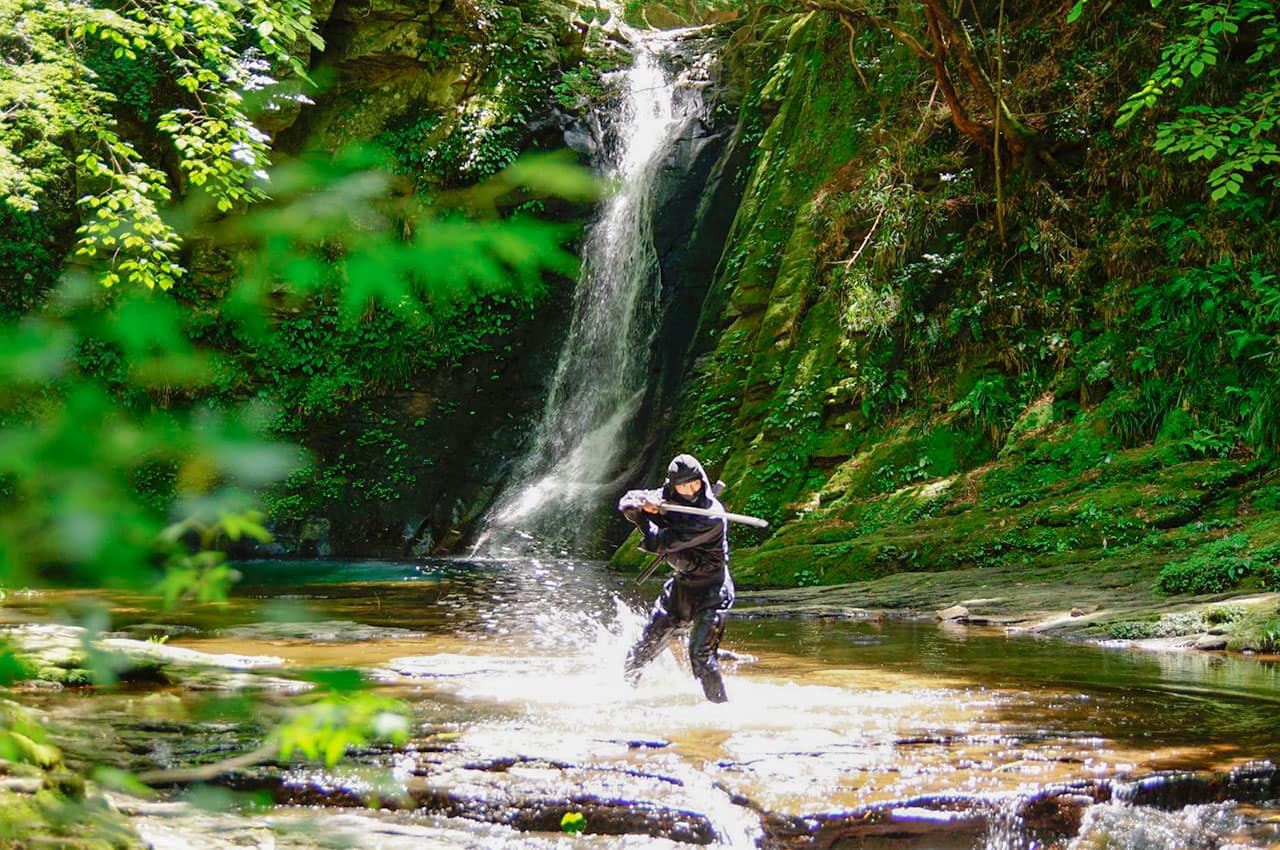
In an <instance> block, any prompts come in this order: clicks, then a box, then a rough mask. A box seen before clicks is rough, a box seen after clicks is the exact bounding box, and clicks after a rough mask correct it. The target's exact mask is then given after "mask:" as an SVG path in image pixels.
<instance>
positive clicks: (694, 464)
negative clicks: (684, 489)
mask: <svg viewBox="0 0 1280 850" xmlns="http://www.w3.org/2000/svg"><path fill="white" fill-rule="evenodd" d="M687 481H701V482H702V489H701V490H699V491H698V494H697V495H696V496H693V497H692V498H685V497H684V496H681V495H680V494H679V493H677V492H676V487H675V485H677V484H683V483H685V482H687ZM662 498H663V499H664V500H665V501H669V502H679V503H680V504H684V505H689V506H691V507H695V508H708V507H710V506H711V481H710V480H709V479H708V478H707V471H706V470H705V469H703V468H702V464H701V463H699V462H698V459H697V458H695V457H694V456H693V455H676V456H675V458H673V459H672V461H671V463H670V464H669V465H668V466H667V480H666V481H664V482H662Z"/></svg>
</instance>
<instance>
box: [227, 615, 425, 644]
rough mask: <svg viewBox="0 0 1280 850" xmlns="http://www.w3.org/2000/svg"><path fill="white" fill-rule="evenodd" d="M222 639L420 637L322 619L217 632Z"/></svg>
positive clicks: (313, 640)
mask: <svg viewBox="0 0 1280 850" xmlns="http://www.w3.org/2000/svg"><path fill="white" fill-rule="evenodd" d="M218 635H219V636H221V637H233V638H243V639H247V640H289V641H305V642H307V643H358V642H363V641H375V640H397V639H404V638H416V637H422V635H423V633H422V632H415V631H411V630H409V629H398V628H392V627H389V626H367V625H365V624H363V623H356V622H352V621H350V620H325V621H321V622H312V623H306V622H302V623H250V624H248V625H243V626H235V627H233V628H227V629H219V630H218Z"/></svg>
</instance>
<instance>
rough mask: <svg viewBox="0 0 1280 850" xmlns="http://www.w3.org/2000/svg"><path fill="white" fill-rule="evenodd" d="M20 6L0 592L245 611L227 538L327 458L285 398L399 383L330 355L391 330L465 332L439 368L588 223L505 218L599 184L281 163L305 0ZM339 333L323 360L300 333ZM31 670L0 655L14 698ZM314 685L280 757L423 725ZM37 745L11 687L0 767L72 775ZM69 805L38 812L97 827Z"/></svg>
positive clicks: (385, 165)
mask: <svg viewBox="0 0 1280 850" xmlns="http://www.w3.org/2000/svg"><path fill="white" fill-rule="evenodd" d="M0 12H2V13H3V20H4V24H5V32H6V35H5V36H3V42H2V44H3V49H4V51H5V52H4V60H5V61H4V65H3V73H4V76H3V77H2V78H0V115H3V121H2V122H0V186H2V187H3V190H4V193H3V194H4V205H3V208H2V209H3V214H2V218H3V221H4V222H6V224H8V223H13V225H14V226H13V227H12V229H10V228H9V227H6V229H5V232H4V240H3V241H4V246H5V247H4V256H5V257H7V258H12V259H14V260H15V261H16V262H15V265H16V268H13V269H6V272H9V273H11V274H12V275H13V277H12V278H8V279H7V280H6V284H7V285H8V284H10V283H11V284H12V287H11V289H10V291H8V292H6V301H5V303H6V306H7V308H8V309H7V311H6V315H5V316H4V318H3V328H2V329H0V599H3V596H4V594H6V593H8V592H11V591H14V590H20V589H22V588H27V587H44V586H50V585H54V586H57V585H70V586H75V587H94V586H101V587H106V588H110V589H114V590H128V591H132V592H139V593H141V594H143V596H142V597H141V598H143V599H146V598H151V599H153V600H154V602H155V604H157V605H173V604H176V603H178V602H179V601H181V600H185V599H190V600H194V601H197V602H218V601H221V600H225V598H226V594H227V592H228V588H229V586H230V585H231V584H232V582H234V580H235V579H236V577H237V573H236V571H235V570H234V569H233V568H232V567H231V566H230V565H229V564H228V562H227V556H226V548H227V546H228V545H229V544H234V543H235V542H237V541H241V540H248V539H253V540H258V541H265V540H268V539H269V537H270V535H269V533H268V531H267V530H266V528H265V527H264V525H263V519H264V518H263V514H262V513H261V511H260V510H259V507H260V499H261V495H262V491H263V489H264V488H266V487H267V486H268V485H270V484H272V483H274V482H279V481H281V480H283V479H284V478H285V477H286V476H288V475H289V474H290V473H292V472H295V471H296V470H298V469H300V468H301V467H302V466H303V465H304V464H305V462H306V456H305V453H304V452H303V451H302V450H301V448H300V447H299V446H298V445H296V443H294V442H290V441H288V440H285V439H282V436H290V435H294V436H296V435H297V430H296V429H289V428H285V427H281V420H280V419H279V413H278V408H277V407H276V405H279V404H284V405H287V406H288V408H289V409H288V410H287V411H286V415H287V416H295V417H296V416H297V414H298V412H299V411H302V412H313V411H314V410H315V409H316V408H318V407H320V406H323V407H324V408H325V409H326V410H327V409H331V408H332V407H333V406H335V405H336V404H339V403H340V402H341V400H342V399H343V398H344V397H346V398H350V397H351V396H352V395H358V394H359V393H362V392H367V391H368V385H370V384H371V383H373V382H375V381H376V380H378V379H379V378H383V379H385V376H386V375H387V371H386V366H385V364H382V365H383V369H382V370H381V371H377V370H366V371H363V372H361V371H357V372H356V374H355V375H354V376H352V375H351V374H348V373H344V372H343V371H342V369H341V368H335V367H341V365H342V363H341V361H342V360H345V359H346V358H347V357H348V356H349V352H346V353H345V356H344V353H341V351H342V350H341V344H344V343H345V344H347V345H352V346H353V347H358V344H359V343H358V342H357V341H360V340H370V341H371V343H370V344H369V345H367V346H365V347H364V348H363V352H364V353H367V352H368V350H369V348H370V347H373V348H376V347H377V346H378V345H382V346H383V347H384V348H385V347H386V341H385V339H380V338H381V337H382V336H384V335H386V334H388V333H389V330H388V329H389V328H398V329H403V330H400V331H399V332H400V333H402V334H405V335H411V334H412V335H424V334H430V333H432V329H433V328H434V329H436V332H437V333H440V331H439V329H440V328H444V327H451V326H452V328H453V330H451V334H452V335H451V336H450V339H451V341H452V347H451V348H449V349H447V350H437V351H436V352H435V353H434V355H431V356H434V357H435V358H436V361H435V362H437V363H438V362H440V361H441V360H443V359H445V358H447V357H449V356H456V355H457V354H458V353H459V350H458V348H459V346H458V342H459V340H465V339H466V334H467V333H472V334H479V335H483V334H484V333H485V332H486V331H485V330H484V329H483V328H484V324H485V323H486V322H488V323H492V322H493V321H495V320H494V319H493V318H492V316H493V312H486V311H484V310H481V309H478V305H479V304H481V303H482V302H483V301H484V300H485V299H487V300H488V303H491V304H502V303H504V302H512V303H517V302H518V303H528V302H529V301H530V299H531V298H532V297H533V295H534V294H536V293H540V292H542V291H543V290H544V288H545V283H544V275H551V274H559V275H571V274H573V273H574V270H575V268H576V260H575V258H574V257H573V256H572V255H571V254H569V253H568V252H567V251H566V250H565V248H564V243H565V242H566V240H567V239H568V238H569V237H570V236H571V235H572V233H573V228H572V227H567V226H566V225H564V224H561V223H553V222H546V221H542V220H538V219H536V218H533V217H532V216H530V215H528V214H519V211H517V213H516V214H511V212H510V211H511V210H512V209H514V208H515V207H516V206H518V205H520V204H525V205H534V206H536V204H537V203H538V202H542V201H543V200H544V199H546V198H549V197H553V196H554V197H568V198H573V199H579V200H580V199H584V198H588V197H591V196H592V195H593V193H594V191H595V186H594V181H593V180H592V179H591V178H590V177H589V175H586V174H585V173H583V172H581V171H580V170H578V169H577V167H576V166H575V165H573V164H571V163H568V162H566V161H565V160H563V159H562V158H556V157H545V158H542V159H526V160H522V161H520V162H512V161H511V160H513V159H514V155H513V156H512V157H505V158H504V159H503V161H501V162H497V163H495V164H493V165H492V166H490V167H486V170H485V171H484V172H483V174H482V175H481V176H486V177H489V178H490V179H489V180H488V181H487V182H485V183H483V184H481V185H479V186H474V187H472V186H463V185H458V186H455V187H453V188H452V191H451V192H450V193H449V195H448V196H447V197H444V198H441V197H437V198H435V201H436V203H434V204H426V203H423V202H422V200H421V199H420V198H418V197H415V196H413V195H412V194H408V193H405V192H404V191H403V190H402V185H401V182H400V179H399V177H398V176H397V175H396V173H395V170H396V169H395V163H394V162H393V161H392V160H391V159H389V158H388V156H387V155H386V154H385V153H383V152H381V151H379V150H377V149H365V148H362V147H360V146H356V147H354V148H350V149H348V150H346V151H344V152H342V153H340V154H337V155H330V156H300V157H296V158H294V159H293V160H292V161H290V162H289V163H288V164H287V165H283V166H280V167H276V168H271V167H270V162H269V157H270V155H271V153H272V151H271V138H270V136H269V135H268V134H267V133H266V132H265V131H264V130H262V129H261V128H260V126H259V123H258V122H260V121H261V120H264V119H265V118H269V117H270V115H271V114H272V112H271V110H272V109H273V107H274V106H277V105H278V104H279V103H280V102H281V98H283V99H284V100H285V101H288V100H292V99H295V97H294V95H292V94H289V93H290V92H295V91H296V84H297V81H300V80H301V81H305V77H303V76H301V75H302V71H303V66H304V63H303V62H302V61H301V60H300V59H299V56H300V55H302V52H304V51H305V45H307V44H310V45H311V46H313V47H319V46H320V44H321V43H320V41H319V39H318V37H317V36H316V35H315V34H314V32H313V31H312V22H311V20H310V17H309V13H308V11H307V8H306V7H305V6H304V5H299V4H280V3H271V4H260V3H247V4H245V3H240V2H238V0H222V2H214V3H204V2H200V3H185V2H177V3H168V2H166V3H127V4H123V5H120V6H117V5H115V4H109V3H103V4H81V3H57V2H55V3H44V2H41V3H28V2H17V1H16V0H15V2H6V3H4V4H3V5H2V6H0ZM284 74H293V75H295V76H294V78H293V79H294V80H295V83H294V84H293V85H283V84H278V83H277V82H276V80H275V79H274V76H282V75H284ZM273 75H274V76H273ZM528 208H534V207H528ZM68 222H70V225H68ZM215 266H216V267H217V268H218V269H219V274H217V275H216V276H215V275H213V274H211V267H215ZM116 284H121V285H119V286H117V285H116ZM467 315H475V316H477V317H478V325H477V324H472V325H471V328H470V330H467V329H466V328H465V325H466V322H464V321H461V320H460V317H465V316H467ZM477 326H478V327H479V329H477ZM313 329H314V330H313ZM454 331H456V332H454ZM334 337H336V338H338V339H339V340H340V343H339V345H338V346H336V347H331V348H329V349H328V350H327V351H324V352H317V351H315V349H314V347H313V346H309V345H307V344H305V343H306V340H308V339H311V340H322V339H323V340H324V341H325V343H326V344H329V340H331V339H332V338H334ZM317 355H319V356H317ZM254 362H265V363H269V364H270V365H269V366H265V367H263V368H260V369H246V368H245V367H246V364H247V363H254ZM422 362H427V363H430V362H432V361H431V359H430V356H427V357H424V358H423V360H422ZM275 370H280V371H279V372H277V371H275ZM300 375H303V376H305V377H303V378H299V377H297V376H300ZM344 380H345V381H349V384H348V385H347V386H345V387H344V386H343V384H342V382H343V381H344ZM316 382H326V383H325V384H324V385H322V386H319V387H317V385H316ZM83 624H84V625H85V626H86V628H87V634H86V638H85V640H86V645H87V644H88V641H90V640H92V639H93V638H94V637H95V636H96V634H97V633H98V632H99V631H100V630H102V629H104V628H106V627H107V625H108V620H107V619H106V617H105V614H104V613H103V612H102V611H101V610H96V609H95V610H90V611H88V612H86V613H85V618H84V619H83ZM105 656H106V654H105V653H96V654H93V653H91V657H92V658H95V659H99V660H100V661H101V663H98V662H97V661H95V662H94V663H95V667H94V670H93V671H92V676H93V681H95V682H96V683H97V684H100V685H107V684H110V683H111V681H112V679H113V672H112V670H113V666H112V664H111V663H110V662H109V659H106V660H104V659H105ZM30 674H31V671H30V670H29V669H27V667H26V665H25V662H24V661H23V660H22V657H21V655H20V654H19V653H18V652H17V651H15V650H14V649H13V648H12V647H8V646H5V645H2V644H0V688H3V687H7V686H8V685H10V684H12V683H13V682H14V681H15V680H20V679H23V678H25V677H27V676H29V675H30ZM316 686H317V687H316V689H315V690H314V691H313V694H312V695H311V696H309V697H306V698H304V699H302V700H299V701H298V704H297V706H296V710H295V711H294V713H293V714H292V716H291V718H290V719H289V720H288V722H287V723H285V724H284V725H282V726H281V727H280V728H279V729H278V730H277V731H276V732H275V733H273V735H272V736H271V738H270V740H271V741H272V742H273V743H272V744H271V753H272V754H277V753H278V754H279V756H280V757H282V758H287V757H289V756H290V755H291V754H292V753H295V752H296V753H301V754H303V755H305V756H307V757H310V758H313V759H317V760H320V761H323V762H324V763H326V764H330V765H331V764H332V763H333V762H334V761H335V760H336V759H337V758H339V757H340V756H341V755H342V754H343V753H344V752H346V750H347V749H348V748H349V747H351V746H359V745H363V744H366V743H369V742H372V741H374V740H393V741H401V740H403V739H404V735H405V732H406V728H407V726H406V722H405V719H404V713H405V709H404V706H403V705H401V704H400V703H398V702H397V701H395V700H389V699H387V698H385V697H382V696H378V695H375V694H372V693H368V692H365V691H363V690H362V688H361V677H360V676H358V675H356V674H323V675H318V676H317V678H316ZM44 740H45V738H44V736H43V735H42V734H36V733H35V732H33V724H32V721H31V720H30V718H29V717H27V716H26V715H25V713H23V712H22V711H21V710H19V709H17V708H16V707H13V706H12V705H11V704H10V703H8V702H0V758H3V759H6V760H9V761H13V762H24V763H30V764H33V765H36V766H38V767H41V768H53V767H57V766H60V762H61V759H60V756H59V754H58V751H57V749H56V747H53V746H52V745H49V744H47V743H43V742H44ZM99 779H100V780H101V781H104V782H110V783H114V784H124V785H126V786H128V787H131V788H133V789H134V790H137V783H136V782H135V781H134V780H133V779H131V778H130V777H127V776H119V775H116V774H114V773H112V772H111V771H107V772H104V773H101V774H100V775H99ZM78 787H79V788H80V791H79V792H76V793H72V794H70V798H71V799H70V802H71V803H75V802H76V799H77V794H82V793H83V786H82V785H80V786H78ZM54 796H55V797H57V798H58V799H55V800H53V801H51V802H50V801H46V802H47V805H46V802H39V801H37V802H36V803H33V806H34V807H35V809H33V814H32V817H31V818H30V822H29V823H27V824H26V825H25V826H24V828H25V829H29V830H36V831H39V830H40V829H43V828H46V826H47V828H49V829H52V830H54V831H55V832H56V831H58V830H61V829H63V828H64V826H65V824H63V825H60V824H58V823H54V822H53V821H58V820H60V819H62V818H77V817H88V816H87V815H86V814H85V811H84V809H83V807H76V806H72V807H70V808H68V807H67V805H66V804H68V800H67V799H63V798H62V797H60V796H59V795H54ZM36 809H38V810H39V811H35V810H36ZM59 812H61V814H59ZM44 821H51V822H50V823H49V824H47V825H42V824H44ZM6 838H7V839H9V838H11V839H13V840H25V838H26V834H25V833H23V834H19V835H13V836H6Z"/></svg>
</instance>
